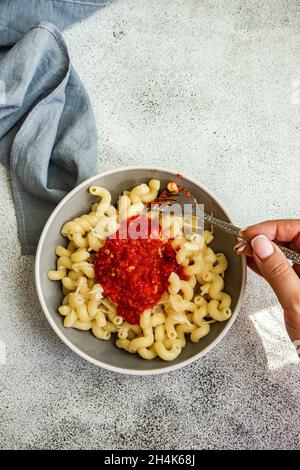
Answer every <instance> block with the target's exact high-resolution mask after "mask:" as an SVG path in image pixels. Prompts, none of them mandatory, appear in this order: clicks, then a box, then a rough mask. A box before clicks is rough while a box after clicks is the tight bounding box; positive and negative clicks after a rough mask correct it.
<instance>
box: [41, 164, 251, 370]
mask: <svg viewBox="0 0 300 470" xmlns="http://www.w3.org/2000/svg"><path fill="white" fill-rule="evenodd" d="M126 170H145V171H149V170H155V172H157V173H159V172H167V173H171V174H173V175H174V176H176V175H178V173H176V172H175V170H172V169H169V168H164V167H156V166H154V165H148V166H147V165H141V166H140V165H129V166H122V167H119V168H116V169H113V170H108V171H104V172H101V173H98V174H96V175H93V176H91V177H90V178H87V179H86V180H84V181H83V182H82V183H80V184H79V185H77V186H76V187H75V188H74V189H72V190H71V191H70V192H69V193H68V194H67V195H66V196H65V197H64V198H63V199H62V200H61V201H60V202H59V203H58V205H57V206H56V207H55V209H54V211H53V212H52V213H51V215H50V217H49V218H48V220H47V222H46V224H45V226H44V228H43V231H42V233H41V236H40V239H39V242H38V246H37V251H36V258H35V284H36V290H37V294H38V298H39V302H40V305H41V307H42V310H43V312H44V315H45V317H46V318H47V320H48V322H49V324H50V326H51V327H52V329H53V330H54V332H55V333H56V334H57V336H58V337H59V338H60V339H61V340H62V341H63V343H64V344H66V345H67V346H68V347H69V348H70V349H71V350H72V351H73V352H75V353H76V354H77V355H78V356H80V357H82V358H83V359H85V360H86V361H88V362H90V363H92V364H94V365H96V366H98V367H102V368H103V369H106V370H109V371H111V372H116V373H119V374H125V375H136V376H145V375H158V374H165V373H167V372H171V371H175V370H178V369H181V368H182V367H185V366H188V365H190V364H192V363H193V362H195V361H197V360H198V359H200V357H203V356H205V354H207V353H208V352H209V351H211V350H212V349H213V348H214V347H215V346H216V345H217V344H218V343H219V342H220V341H221V339H222V338H224V336H225V335H226V334H227V333H228V331H229V330H230V328H231V326H232V325H233V323H234V322H235V320H236V318H237V316H238V314H239V311H240V308H241V305H242V301H243V298H244V294H245V288H246V281H247V265H246V257H245V256H243V255H242V256H241V258H242V283H241V290H240V293H239V297H238V301H237V304H236V308H235V310H234V312H233V314H232V316H231V318H230V319H229V320H228V322H227V324H226V326H225V328H224V330H223V331H222V332H221V333H220V334H219V335H218V336H217V338H215V339H214V341H212V342H211V343H210V344H209V345H208V346H207V347H206V348H205V349H203V350H202V351H200V352H199V353H197V354H195V355H194V356H192V357H190V358H188V359H186V360H184V361H182V362H179V363H178V364H171V365H169V366H167V367H165V368H163V369H152V370H139V369H137V370H134V369H126V367H125V368H123V367H116V366H111V365H108V364H106V363H105V362H102V361H100V360H98V359H94V358H92V357H90V356H89V355H88V354H86V353H85V352H83V351H81V350H80V349H79V348H78V347H77V346H75V345H74V344H73V343H72V341H70V340H69V339H68V338H66V337H65V336H64V333H63V331H60V329H59V327H58V326H57V325H56V323H55V322H54V320H53V319H52V314H51V313H50V311H49V310H48V307H47V305H46V302H45V300H44V296H43V290H42V287H41V282H40V277H39V271H40V269H39V268H40V260H41V254H42V245H43V242H44V238H45V236H46V233H47V231H48V229H49V227H50V225H51V223H52V221H53V219H54V218H55V217H56V214H57V213H58V212H59V211H60V209H61V208H62V207H63V206H64V205H65V203H66V202H67V201H68V200H69V199H71V198H72V197H73V195H74V194H75V193H77V192H78V191H80V190H81V189H82V188H83V187H84V186H86V185H87V183H89V184H92V183H93V182H94V181H95V180H97V179H98V178H99V177H101V178H103V177H104V178H105V177H106V176H109V175H113V174H114V173H122V171H126ZM183 178H184V179H185V180H187V181H189V182H191V183H192V184H194V185H196V186H198V187H199V188H200V189H203V190H204V191H205V192H206V193H207V194H208V195H209V196H210V197H211V198H212V199H214V200H215V201H216V203H217V204H218V205H219V206H220V207H221V209H222V210H223V211H224V213H225V214H226V216H227V217H228V219H229V220H230V222H233V220H232V218H231V217H230V216H229V215H228V212H227V210H226V209H225V208H224V206H223V204H222V203H221V202H220V201H219V199H218V198H217V197H216V196H215V195H214V194H213V193H212V192H211V191H210V190H209V189H207V188H206V186H205V185H203V184H202V183H198V182H197V181H195V180H194V179H192V178H189V177H185V176H184V177H183Z"/></svg>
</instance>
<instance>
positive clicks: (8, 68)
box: [0, 22, 97, 254]
mask: <svg viewBox="0 0 300 470" xmlns="http://www.w3.org/2000/svg"><path fill="white" fill-rule="evenodd" d="M96 158H97V131H96V125H95V119H94V115H93V111H92V106H91V103H90V100H89V97H88V95H87V93H86V91H85V89H84V87H83V85H82V83H81V81H80V80H79V78H78V76H77V74H76V73H75V70H74V69H73V68H72V67H71V64H70V58H69V55H68V51H67V48H66V45H65V42H64V40H63V37H62V35H61V33H60V32H59V31H58V30H57V28H56V27H55V26H54V25H53V24H51V23H48V22H40V23H38V24H37V25H36V26H34V27H33V28H32V29H30V30H29V31H28V32H27V33H26V34H25V36H24V37H23V38H22V39H20V40H19V41H18V42H17V43H16V44H15V45H14V46H13V47H11V48H7V47H6V48H4V49H3V48H2V49H1V50H0V161H1V162H3V163H4V164H5V165H6V166H7V167H9V168H10V171H11V179H12V188H13V196H14V201H15V207H16V215H17V223H18V232H19V238H20V242H21V249H22V254H33V253H34V251H35V248H36V245H37V242H38V239H39V235H40V233H41V230H42V228H43V226H44V224H45V222H46V220H47V218H48V217H49V215H50V213H51V212H52V210H53V209H54V207H55V205H56V204H57V202H58V201H60V200H61V199H62V198H63V197H64V196H65V195H66V194H67V192H68V191H70V190H71V189H72V188H73V187H74V186H76V185H77V184H78V183H79V182H81V181H83V180H84V179H86V178H88V177H89V176H91V175H92V174H93V172H94V170H95V167H96Z"/></svg>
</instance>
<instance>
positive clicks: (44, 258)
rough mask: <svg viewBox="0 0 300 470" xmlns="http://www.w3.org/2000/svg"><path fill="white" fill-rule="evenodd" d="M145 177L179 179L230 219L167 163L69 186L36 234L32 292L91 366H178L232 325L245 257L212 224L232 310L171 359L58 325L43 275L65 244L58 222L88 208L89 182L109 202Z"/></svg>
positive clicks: (51, 287) (54, 291)
mask: <svg viewBox="0 0 300 470" xmlns="http://www.w3.org/2000/svg"><path fill="white" fill-rule="evenodd" d="M151 178H157V179H159V180H160V181H161V183H162V185H163V184H166V183H167V182H168V181H170V180H174V181H175V182H177V183H178V184H181V185H184V187H185V188H186V189H188V190H189V191H191V193H193V194H194V195H195V197H196V198H197V201H198V202H199V203H203V204H204V207H205V211H206V212H208V213H211V212H213V214H214V215H215V216H216V217H218V218H220V219H223V220H226V221H229V222H231V219H230V218H229V216H228V214H227V212H226V211H225V209H224V207H223V205H222V204H221V203H220V202H219V201H218V200H217V198H216V197H215V196H214V195H213V194H212V193H211V192H210V191H209V190H208V189H206V188H204V187H203V185H202V184H201V185H200V184H199V183H197V182H196V181H193V180H191V179H188V178H184V179H182V176H181V175H179V174H176V173H174V172H173V171H170V170H168V169H163V168H155V169H153V168H149V167H124V168H119V169H117V170H113V171H107V172H105V173H101V174H99V175H96V176H93V177H91V178H89V179H88V180H86V181H84V182H83V183H81V184H80V185H79V186H77V187H76V188H75V189H73V190H72V191H71V192H70V193H69V194H68V195H67V196H66V197H65V198H64V199H63V200H62V201H61V202H60V203H59V204H58V206H57V207H56V208H55V210H54V211H53V213H52V214H51V216H50V217H49V219H48V221H47V223H46V225H45V227H44V230H43V232H42V234H41V237H40V240H39V244H38V247H37V253H36V263H35V279H36V287H37V293H38V297H39V300H40V304H41V307H42V309H43V311H44V314H45V315H46V318H47V320H48V321H49V323H50V325H51V326H52V328H53V330H54V331H55V333H56V334H57V335H58V336H59V337H60V338H61V340H62V341H63V342H64V343H65V344H66V345H67V346H69V348H70V349H72V351H74V352H75V353H76V354H78V355H79V356H81V357H82V358H84V359H86V360H87V361H89V362H91V363H93V364H95V365H96V366H100V367H103V368H105V369H108V370H111V371H114V372H119V373H123V374H133V375H151V374H161V373H164V372H169V371H173V370H176V369H179V368H180V367H183V366H186V365H188V364H191V363H192V362H193V361H196V360H198V359H200V358H201V357H203V356H204V355H205V354H207V353H208V352H209V351H211V349H212V348H213V347H214V346H216V345H217V344H218V343H219V341H220V340H221V339H222V338H223V337H224V336H225V335H226V333H227V332H228V331H229V329H230V327H231V326H232V325H233V323H234V321H235V319H236V318H237V315H238V312H239V309H240V306H241V302H242V298H243V295H244V290H245V284H246V262H245V258H244V257H241V256H237V255H236V254H235V253H234V250H233V247H234V245H235V243H236V240H235V238H234V237H233V236H231V235H229V234H226V233H223V232H221V231H219V230H216V229H215V231H214V235H215V238H214V240H213V242H212V244H211V245H210V246H211V247H212V248H213V249H214V250H217V251H222V252H224V253H225V254H226V256H227V258H228V262H229V267H228V269H227V271H226V273H225V290H226V292H228V293H229V294H230V295H231V298H232V316H231V318H230V319H229V320H227V321H226V322H217V323H214V324H213V325H212V328H211V330H210V333H209V334H208V335H207V336H205V337H204V338H202V339H201V340H200V341H199V342H198V343H192V342H190V341H187V345H186V347H185V348H183V349H182V352H181V354H180V355H179V356H178V357H177V359H175V360H174V361H173V362H165V361H162V360H161V359H159V358H156V359H153V360H151V361H147V360H145V359H142V358H141V357H139V356H138V355H136V354H129V353H128V352H126V351H123V350H121V349H119V348H117V346H116V345H115V344H114V341H113V340H109V341H103V340H99V339H97V338H96V337H95V336H93V334H92V333H91V332H90V331H79V330H76V329H73V328H65V327H64V326H63V323H62V318H63V317H62V316H61V315H60V314H58V312H57V307H58V306H59V305H60V303H61V299H62V291H61V287H60V283H59V282H53V281H50V280H49V279H48V277H47V271H48V269H53V267H54V266H55V265H56V255H55V248H56V246H57V245H58V244H62V245H64V246H65V244H66V239H65V238H64V237H63V236H62V235H61V233H60V230H61V227H62V226H63V224H64V223H65V222H66V221H68V220H70V219H72V218H74V217H77V216H79V215H81V214H83V213H86V212H87V211H88V210H89V207H90V205H91V202H92V201H93V200H94V197H92V196H91V195H90V194H89V192H88V188H89V186H91V185H99V186H104V187H105V188H107V189H108V190H109V191H110V192H111V194H112V203H113V204H115V203H116V201H117V199H118V196H119V195H120V194H121V193H122V192H123V191H124V190H125V189H131V188H132V187H133V186H136V185H137V184H141V183H144V182H148V181H149V180H150V179H151Z"/></svg>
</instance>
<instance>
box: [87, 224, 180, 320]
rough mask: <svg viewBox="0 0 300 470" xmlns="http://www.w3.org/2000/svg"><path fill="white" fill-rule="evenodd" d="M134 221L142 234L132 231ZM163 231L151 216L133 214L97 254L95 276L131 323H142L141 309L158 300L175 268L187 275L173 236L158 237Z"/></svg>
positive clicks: (119, 313) (121, 313)
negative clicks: (172, 243)
mask: <svg viewBox="0 0 300 470" xmlns="http://www.w3.org/2000/svg"><path fill="white" fill-rule="evenodd" d="M145 221H146V224H145ZM131 223H134V225H135V227H136V226H137V224H140V226H141V227H143V229H142V230H141V231H140V233H139V234H138V233H137V231H136V230H135V231H134V233H131V231H130V224H131ZM145 227H146V228H147V229H148V231H147V233H146V232H145ZM128 228H129V235H128V236H127V237H126V238H125V237H124V233H125V232H126V230H127V229H128ZM160 231H161V229H160V227H159V230H158V231H157V230H156V231H155V230H153V228H151V226H150V219H148V217H146V216H138V217H132V218H131V219H128V220H126V221H124V222H122V224H121V227H120V229H119V230H118V231H117V232H116V233H115V234H114V236H113V237H110V238H107V239H106V241H105V243H104V245H103V247H102V248H101V249H100V250H99V251H98V253H97V254H96V258H95V273H96V280H97V281H98V282H99V283H100V284H101V286H102V287H103V289H104V291H105V293H106V295H107V296H108V297H109V299H110V300H111V301H112V302H113V303H114V304H116V305H117V311H118V315H121V316H122V317H123V318H125V319H126V320H127V321H128V322H129V323H131V324H136V323H139V319H140V315H141V313H142V312H143V311H144V310H146V309H148V308H151V307H154V305H156V304H157V302H158V301H159V300H160V298H161V296H162V294H163V293H164V292H165V291H166V290H167V288H168V285H169V282H168V278H169V276H170V274H171V273H172V272H173V271H174V272H176V273H177V274H178V275H179V277H180V278H181V279H185V276H184V274H183V267H182V266H180V265H179V264H178V263H177V261H176V250H175V249H174V248H173V247H172V245H171V241H170V240H168V241H162V240H161V239H160V238H159V232H160Z"/></svg>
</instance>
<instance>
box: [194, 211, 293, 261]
mask: <svg viewBox="0 0 300 470" xmlns="http://www.w3.org/2000/svg"><path fill="white" fill-rule="evenodd" d="M203 218H204V220H205V222H208V223H209V224H211V225H214V226H215V227H218V228H219V229H221V230H223V232H227V233H230V234H231V235H235V236H236V237H237V238H241V239H242V240H246V241H247V242H251V240H250V239H249V238H247V237H244V236H242V235H240V231H241V229H240V228H239V227H236V226H235V225H232V224H230V223H229V222H225V221H224V220H220V219H217V218H216V217H213V216H212V215H209V214H204V216H203ZM276 244H277V243H276ZM277 246H278V247H279V248H280V249H281V251H282V252H283V253H284V254H285V256H286V258H287V259H289V260H291V261H293V262H294V263H296V264H300V253H296V251H293V250H290V249H289V248H286V247H285V246H281V245H279V244H277Z"/></svg>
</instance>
